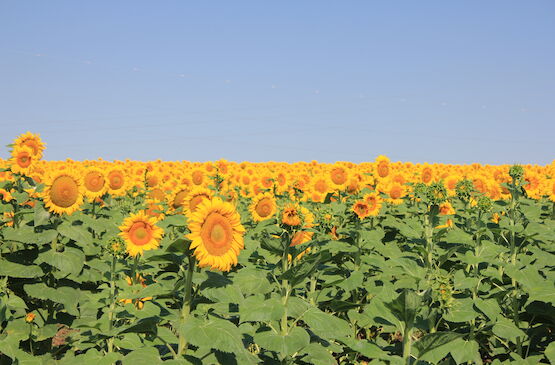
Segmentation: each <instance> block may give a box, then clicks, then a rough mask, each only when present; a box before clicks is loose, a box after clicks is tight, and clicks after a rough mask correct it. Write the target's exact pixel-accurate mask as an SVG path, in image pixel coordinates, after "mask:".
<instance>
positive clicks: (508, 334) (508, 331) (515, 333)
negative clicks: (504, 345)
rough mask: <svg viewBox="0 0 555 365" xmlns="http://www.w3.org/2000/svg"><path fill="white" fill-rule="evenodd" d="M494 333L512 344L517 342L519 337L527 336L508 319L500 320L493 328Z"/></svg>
mask: <svg viewBox="0 0 555 365" xmlns="http://www.w3.org/2000/svg"><path fill="white" fill-rule="evenodd" d="M493 333H494V334H496V335H497V336H499V337H501V338H503V339H506V340H509V341H511V342H516V339H517V337H521V338H523V337H524V336H526V334H525V333H524V331H522V330H521V329H520V328H518V327H517V326H516V325H515V324H514V323H513V321H511V320H508V319H506V318H500V319H499V320H498V321H497V323H496V324H495V325H494V326H493Z"/></svg>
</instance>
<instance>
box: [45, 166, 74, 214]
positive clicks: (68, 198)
mask: <svg viewBox="0 0 555 365" xmlns="http://www.w3.org/2000/svg"><path fill="white" fill-rule="evenodd" d="M82 189H83V188H82V185H81V179H80V178H78V177H77V175H76V174H75V173H74V172H73V171H72V170H69V169H65V170H62V171H58V172H57V171H54V172H52V173H50V175H49V176H48V177H47V180H46V182H45V189H44V191H43V192H42V197H43V199H44V205H45V206H46V207H47V208H48V209H49V210H50V211H51V212H53V213H56V214H68V215H69V214H72V213H74V212H75V211H77V210H79V208H80V206H81V205H82V204H83V191H82Z"/></svg>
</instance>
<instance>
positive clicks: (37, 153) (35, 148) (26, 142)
mask: <svg viewBox="0 0 555 365" xmlns="http://www.w3.org/2000/svg"><path fill="white" fill-rule="evenodd" d="M23 146H27V147H29V148H30V149H31V151H32V155H33V157H34V158H35V159H36V160H40V159H41V158H42V151H44V149H45V144H44V143H43V142H42V140H41V139H40V135H38V134H32V133H31V132H27V133H24V134H21V135H19V136H18V137H17V138H16V139H15V141H14V147H15V148H17V147H23Z"/></svg>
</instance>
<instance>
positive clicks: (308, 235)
mask: <svg viewBox="0 0 555 365" xmlns="http://www.w3.org/2000/svg"><path fill="white" fill-rule="evenodd" d="M300 211H301V215H302V216H303V219H304V222H303V225H302V227H301V229H300V230H298V231H297V232H295V234H294V235H293V239H292V240H291V244H290V245H289V246H291V247H293V246H297V245H300V244H303V243H306V242H308V241H310V240H311V239H312V236H314V232H309V231H305V230H303V229H308V228H312V227H314V215H313V214H312V213H311V212H310V211H309V210H308V209H307V208H305V207H301V209H300ZM297 258H300V257H298V256H297Z"/></svg>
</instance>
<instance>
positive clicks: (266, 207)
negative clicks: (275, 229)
mask: <svg viewBox="0 0 555 365" xmlns="http://www.w3.org/2000/svg"><path fill="white" fill-rule="evenodd" d="M276 209H277V206H276V198H275V197H274V196H273V195H272V194H270V193H264V194H259V195H257V196H256V197H255V198H254V199H253V200H252V203H251V205H250V206H249V211H250V212H251V215H252V218H253V219H254V220H255V221H256V222H260V221H263V220H266V219H269V218H272V217H273V215H274V214H275V213H276Z"/></svg>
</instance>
